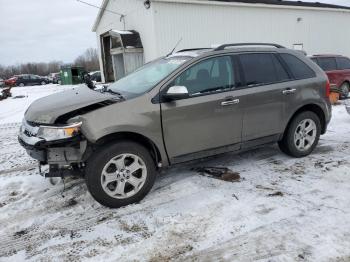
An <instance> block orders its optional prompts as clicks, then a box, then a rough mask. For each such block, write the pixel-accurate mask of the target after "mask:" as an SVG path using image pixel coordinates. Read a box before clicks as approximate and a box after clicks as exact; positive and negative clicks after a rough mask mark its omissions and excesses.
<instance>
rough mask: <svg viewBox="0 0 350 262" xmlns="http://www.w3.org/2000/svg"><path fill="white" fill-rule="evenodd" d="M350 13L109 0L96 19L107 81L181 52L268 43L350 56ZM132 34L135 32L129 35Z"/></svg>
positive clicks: (329, 8)
mask: <svg viewBox="0 0 350 262" xmlns="http://www.w3.org/2000/svg"><path fill="white" fill-rule="evenodd" d="M349 25H350V8H348V7H343V6H334V5H326V4H320V3H305V2H290V1H280V0H227V1H207V0H151V1H144V0H104V1H103V4H102V7H101V10H100V12H99V14H98V16H97V18H96V21H95V24H94V26H93V31H94V32H96V35H97V42H98V50H99V56H100V67H101V72H102V73H103V74H102V75H103V80H105V81H106V82H108V81H114V80H115V79H118V78H120V77H121V76H123V75H124V74H128V73H130V72H131V71H133V70H135V68H137V67H138V66H140V65H141V64H143V63H144V62H148V61H151V60H153V59H155V58H157V57H160V56H163V55H166V54H167V53H169V52H170V51H171V50H172V49H173V48H174V46H175V44H176V43H177V42H178V41H179V39H182V41H181V43H180V44H179V46H178V48H177V50H179V49H186V48H195V47H211V46H213V45H216V44H222V43H241V42H268V43H272V42H273V43H278V44H281V45H284V46H286V47H288V48H297V49H303V50H305V51H306V52H307V53H308V54H324V53H327V54H328V53H332V54H342V55H346V56H350V26H349ZM129 30H134V31H133V32H129ZM125 31H127V32H125Z"/></svg>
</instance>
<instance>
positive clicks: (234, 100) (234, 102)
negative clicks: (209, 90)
mask: <svg viewBox="0 0 350 262" xmlns="http://www.w3.org/2000/svg"><path fill="white" fill-rule="evenodd" d="M237 104H239V99H231V100H225V101H223V102H221V105H222V106H229V105H237Z"/></svg>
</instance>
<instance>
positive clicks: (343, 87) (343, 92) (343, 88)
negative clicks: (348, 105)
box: [340, 83, 350, 99]
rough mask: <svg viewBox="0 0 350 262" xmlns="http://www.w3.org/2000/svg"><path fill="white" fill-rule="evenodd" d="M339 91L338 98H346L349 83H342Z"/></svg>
mask: <svg viewBox="0 0 350 262" xmlns="http://www.w3.org/2000/svg"><path fill="white" fill-rule="evenodd" d="M340 91H341V94H340V97H341V98H342V99H346V98H348V96H349V92H350V86H349V83H344V84H342V85H341V87H340Z"/></svg>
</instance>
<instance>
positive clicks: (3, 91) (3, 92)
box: [0, 87, 12, 100]
mask: <svg viewBox="0 0 350 262" xmlns="http://www.w3.org/2000/svg"><path fill="white" fill-rule="evenodd" d="M11 96H12V95H11V87H2V88H0V100H3V99H6V98H8V97H11Z"/></svg>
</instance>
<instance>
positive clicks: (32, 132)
mask: <svg viewBox="0 0 350 262" xmlns="http://www.w3.org/2000/svg"><path fill="white" fill-rule="evenodd" d="M21 130H22V132H23V134H24V135H26V136H27V137H36V135H37V133H38V130H39V127H38V126H32V125H31V124H30V123H28V122H27V121H23V123H22V127H21Z"/></svg>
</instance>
